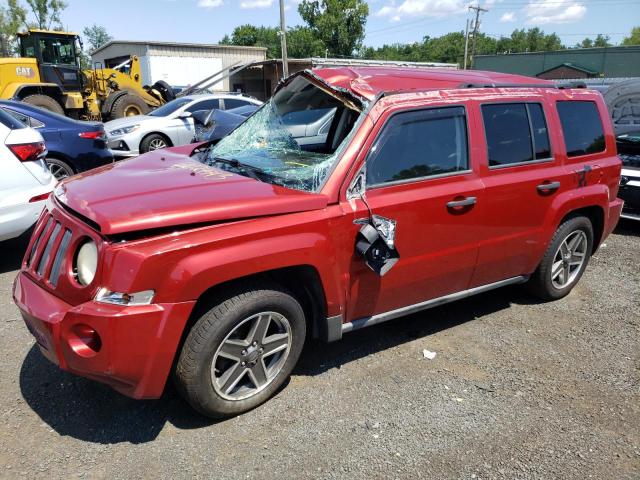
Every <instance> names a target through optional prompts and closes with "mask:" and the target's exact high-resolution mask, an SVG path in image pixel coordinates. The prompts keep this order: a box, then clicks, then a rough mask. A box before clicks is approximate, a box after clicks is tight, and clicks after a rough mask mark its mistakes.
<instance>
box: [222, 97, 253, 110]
mask: <svg viewBox="0 0 640 480" xmlns="http://www.w3.org/2000/svg"><path fill="white" fill-rule="evenodd" d="M245 105H249V102H247V101H246V100H239V99H237V98H225V99H224V109H225V110H231V109H232V108H238V107H244V106H245Z"/></svg>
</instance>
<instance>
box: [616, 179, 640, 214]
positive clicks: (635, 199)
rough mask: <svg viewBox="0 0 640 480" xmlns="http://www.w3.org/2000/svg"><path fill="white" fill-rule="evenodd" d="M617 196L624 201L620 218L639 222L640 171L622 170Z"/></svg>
mask: <svg viewBox="0 0 640 480" xmlns="http://www.w3.org/2000/svg"><path fill="white" fill-rule="evenodd" d="M621 177H622V181H621V182H620V190H619V191H618V196H619V197H620V198H621V199H623V200H624V208H623V209H622V214H621V215H620V216H621V217H622V218H630V219H632V220H640V169H636V168H624V167H623V168H622V175H621Z"/></svg>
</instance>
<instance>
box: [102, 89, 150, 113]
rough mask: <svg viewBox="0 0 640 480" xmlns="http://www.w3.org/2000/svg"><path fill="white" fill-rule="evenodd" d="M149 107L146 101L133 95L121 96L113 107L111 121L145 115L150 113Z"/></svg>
mask: <svg viewBox="0 0 640 480" xmlns="http://www.w3.org/2000/svg"><path fill="white" fill-rule="evenodd" d="M149 110H150V109H149V105H147V104H146V103H144V100H142V98H140V97H139V96H137V95H134V94H133V93H127V94H126V95H123V96H121V97H120V98H118V99H117V100H116V101H115V102H113V107H111V120H114V119H116V118H122V117H132V116H134V115H145V114H147V113H148V112H149Z"/></svg>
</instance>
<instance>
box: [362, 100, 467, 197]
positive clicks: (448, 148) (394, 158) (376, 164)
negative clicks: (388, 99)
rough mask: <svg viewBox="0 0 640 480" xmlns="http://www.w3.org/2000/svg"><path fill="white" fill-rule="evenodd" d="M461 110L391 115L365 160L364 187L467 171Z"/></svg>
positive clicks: (431, 110) (459, 108)
mask: <svg viewBox="0 0 640 480" xmlns="http://www.w3.org/2000/svg"><path fill="white" fill-rule="evenodd" d="M467 150H468V149H467V122H466V116H465V111H464V108H463V107H446V108H433V109H427V110H419V111H413V112H405V113H398V114H395V115H393V116H392V117H391V118H390V119H389V120H388V121H387V123H386V125H385V126H384V128H383V130H382V133H381V134H380V135H379V136H378V138H377V139H376V142H375V143H374V145H373V147H372V148H371V152H370V154H369V157H368V158H367V184H368V185H380V184H384V183H389V182H397V181H402V180H410V179H413V178H423V177H429V176H432V175H441V174H447V173H455V172H460V171H465V170H468V169H469V156H468V151H467Z"/></svg>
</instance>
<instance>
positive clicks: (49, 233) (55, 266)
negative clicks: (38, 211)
mask: <svg viewBox="0 0 640 480" xmlns="http://www.w3.org/2000/svg"><path fill="white" fill-rule="evenodd" d="M45 215H46V217H47V218H46V219H45V218H43V219H42V220H41V222H40V225H44V227H42V228H40V229H36V235H37V237H36V238H35V241H34V242H33V246H32V247H31V251H30V252H29V258H28V259H27V269H28V270H29V271H31V272H32V273H33V274H35V275H37V276H38V277H40V278H42V279H43V280H45V281H48V282H49V284H50V285H51V286H52V287H54V288H55V287H56V286H57V284H58V279H59V278H60V273H61V266H62V262H63V261H64V258H65V254H66V252H67V249H68V248H69V243H70V242H71V237H72V232H71V230H69V229H68V228H66V227H64V226H63V225H62V224H61V223H60V222H59V221H57V220H55V219H54V218H53V217H52V216H51V214H49V213H47V214H45Z"/></svg>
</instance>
